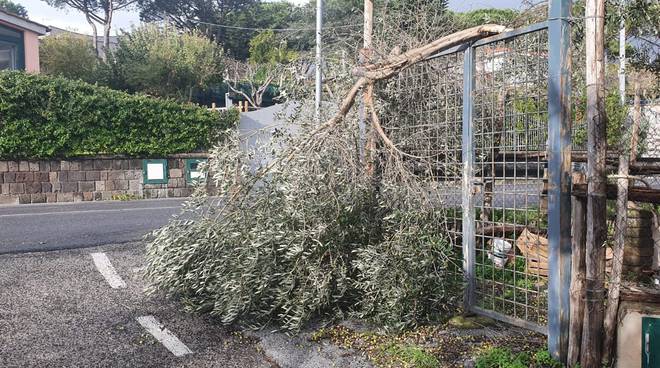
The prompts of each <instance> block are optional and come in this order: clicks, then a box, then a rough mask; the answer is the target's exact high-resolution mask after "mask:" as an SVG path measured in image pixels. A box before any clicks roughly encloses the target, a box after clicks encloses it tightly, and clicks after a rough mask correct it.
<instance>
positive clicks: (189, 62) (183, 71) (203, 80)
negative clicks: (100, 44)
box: [112, 24, 223, 101]
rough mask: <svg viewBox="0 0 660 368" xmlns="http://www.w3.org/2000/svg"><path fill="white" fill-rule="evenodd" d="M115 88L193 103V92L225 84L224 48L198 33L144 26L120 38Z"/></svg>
mask: <svg viewBox="0 0 660 368" xmlns="http://www.w3.org/2000/svg"><path fill="white" fill-rule="evenodd" d="M112 64H114V65H113V68H114V70H115V72H114V73H115V76H114V80H115V82H114V83H115V85H114V87H115V88H119V89H126V90H128V91H130V92H138V91H139V92H144V93H147V94H151V95H155V96H160V97H172V98H176V99H178V100H183V101H190V100H191V98H192V93H193V90H194V89H204V88H207V87H208V86H209V85H210V84H212V83H219V82H220V81H221V80H222V70H223V52H222V48H221V47H220V46H218V45H217V44H216V43H215V42H213V41H212V40H210V39H208V38H207V37H205V36H204V35H202V34H200V33H199V32H195V31H189V32H179V31H178V30H176V29H175V28H174V27H172V26H158V25H155V24H149V25H144V26H142V27H140V28H137V29H134V30H133V31H132V32H130V33H125V34H123V35H121V36H120V37H119V46H118V48H117V50H116V52H115V53H114V55H113V60H112Z"/></svg>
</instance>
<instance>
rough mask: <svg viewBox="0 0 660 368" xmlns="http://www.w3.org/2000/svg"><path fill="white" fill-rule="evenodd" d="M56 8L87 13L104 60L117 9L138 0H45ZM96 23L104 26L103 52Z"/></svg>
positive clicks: (95, 47)
mask: <svg viewBox="0 0 660 368" xmlns="http://www.w3.org/2000/svg"><path fill="white" fill-rule="evenodd" d="M44 1H45V2H46V3H48V4H49V5H51V6H54V7H56V8H66V7H69V8H73V9H75V10H78V11H79V12H81V13H83V14H84V15H85V19H87V23H89V25H90V26H91V27H92V33H93V36H94V45H93V46H94V49H95V50H96V55H97V56H100V57H102V58H103V59H104V60H105V58H106V57H107V55H108V53H109V48H110V31H111V29H112V20H113V17H114V13H115V12H116V11H119V10H122V9H126V8H128V7H130V6H131V5H133V4H135V3H136V1H137V0H44ZM96 23H99V24H100V25H101V26H102V27H103V51H104V52H103V53H101V52H100V50H99V47H98V42H97V40H98V29H97V27H96Z"/></svg>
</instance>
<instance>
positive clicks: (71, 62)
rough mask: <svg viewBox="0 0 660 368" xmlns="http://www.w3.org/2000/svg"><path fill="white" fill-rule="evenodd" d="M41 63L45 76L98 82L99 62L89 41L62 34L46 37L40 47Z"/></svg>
mask: <svg viewBox="0 0 660 368" xmlns="http://www.w3.org/2000/svg"><path fill="white" fill-rule="evenodd" d="M39 62H40V64H41V71H42V72H43V73H44V74H50V75H58V76H63V77H66V78H69V79H80V80H83V81H85V82H90V83H93V82H96V81H97V78H98V71H99V60H98V58H97V57H96V53H95V51H94V47H92V45H91V44H90V43H89V39H87V38H86V37H84V36H76V35H71V34H61V35H57V36H49V37H44V38H43V39H42V41H41V44H40V46H39Z"/></svg>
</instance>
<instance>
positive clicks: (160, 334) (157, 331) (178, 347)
mask: <svg viewBox="0 0 660 368" xmlns="http://www.w3.org/2000/svg"><path fill="white" fill-rule="evenodd" d="M136 319H137V321H138V323H140V324H141V325H142V327H144V329H145V330H147V332H149V333H150V334H151V335H152V336H153V337H155V338H156V340H158V341H159V342H160V343H161V344H163V346H165V348H167V350H169V351H170V352H171V353H172V354H174V356H177V357H180V356H184V355H186V354H192V350H190V349H188V347H187V346H186V345H185V344H184V343H182V342H181V340H179V339H178V338H177V337H176V336H174V334H173V333H171V332H170V330H168V329H166V328H165V327H163V325H161V324H160V322H158V320H157V319H156V317H154V316H143V317H137V318H136Z"/></svg>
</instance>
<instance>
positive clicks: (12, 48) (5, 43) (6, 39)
mask: <svg viewBox="0 0 660 368" xmlns="http://www.w3.org/2000/svg"><path fill="white" fill-rule="evenodd" d="M24 53H25V50H24V47H23V32H20V31H18V30H15V29H13V28H9V27H5V26H3V25H0V70H16V69H24V68H25V55H24Z"/></svg>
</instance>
